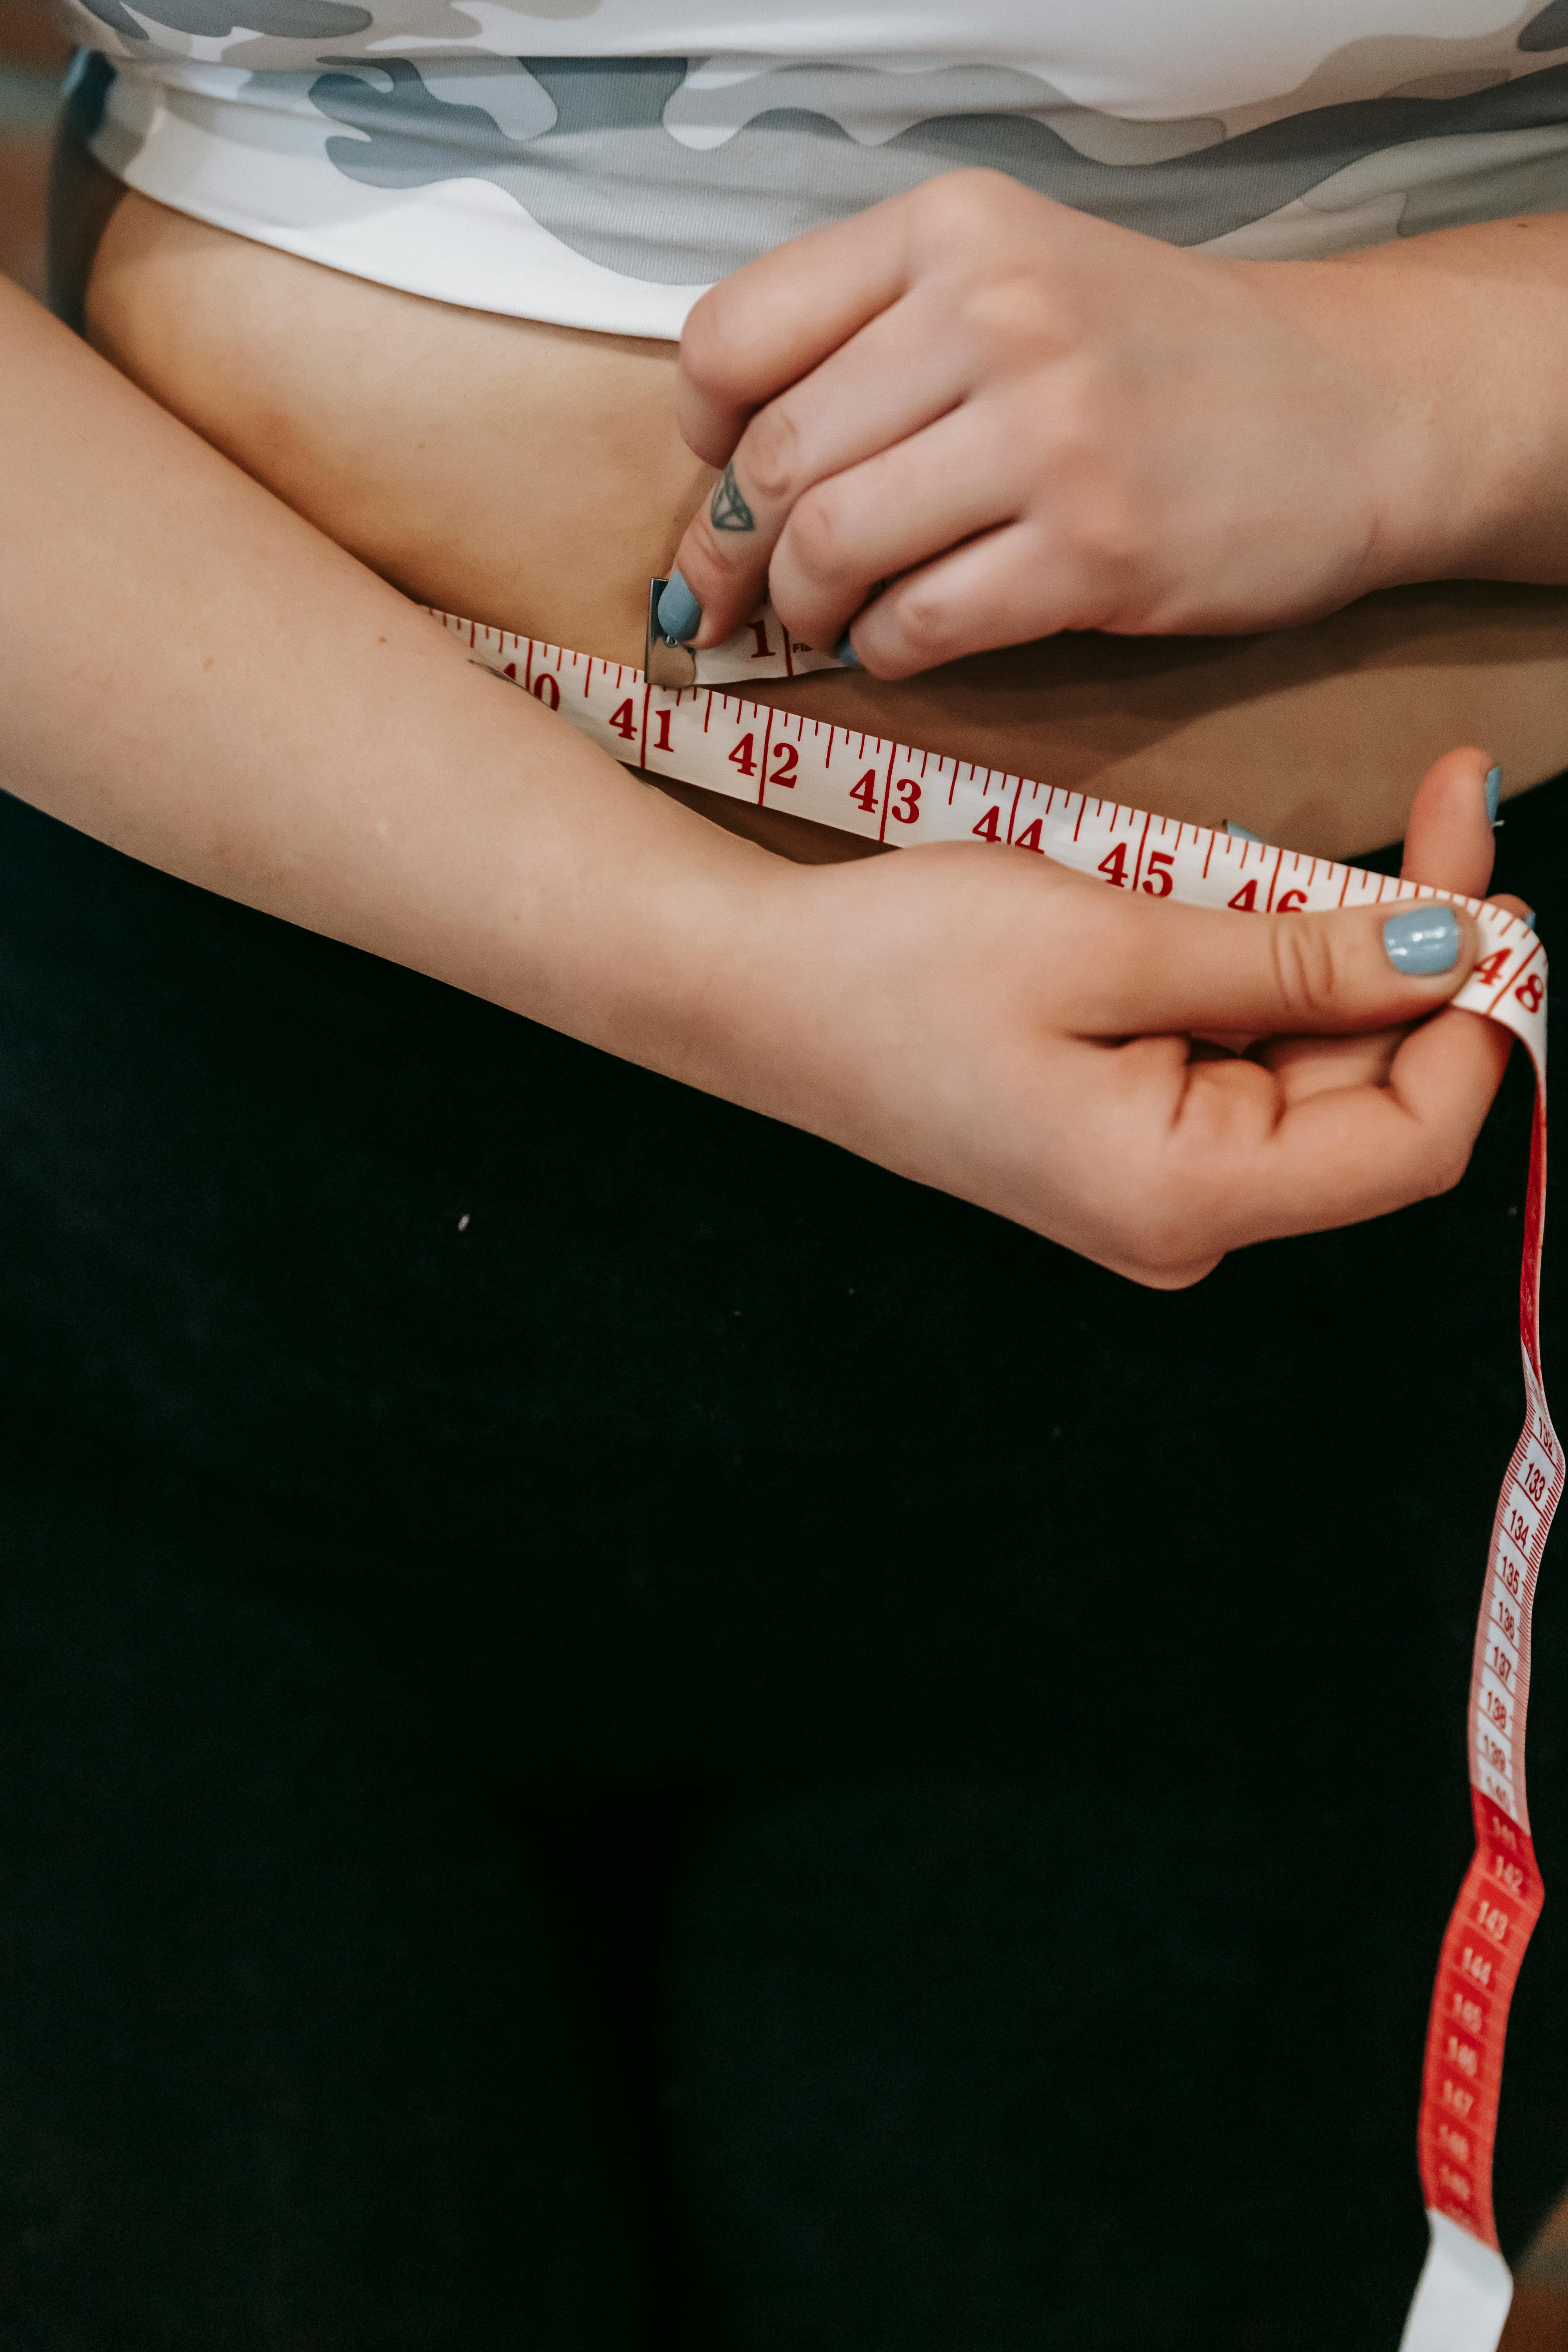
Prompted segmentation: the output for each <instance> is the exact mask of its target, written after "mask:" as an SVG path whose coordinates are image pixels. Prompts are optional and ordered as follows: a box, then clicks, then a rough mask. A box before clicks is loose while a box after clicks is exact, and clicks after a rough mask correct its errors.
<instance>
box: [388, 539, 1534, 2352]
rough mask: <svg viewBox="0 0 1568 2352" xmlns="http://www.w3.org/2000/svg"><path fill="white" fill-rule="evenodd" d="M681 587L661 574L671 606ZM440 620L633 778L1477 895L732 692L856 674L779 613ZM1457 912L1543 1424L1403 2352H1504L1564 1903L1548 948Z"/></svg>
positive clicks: (1368, 890) (1158, 858)
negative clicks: (1510, 1103)
mask: <svg viewBox="0 0 1568 2352" xmlns="http://www.w3.org/2000/svg"><path fill="white" fill-rule="evenodd" d="M661 585H662V583H660V582H658V581H656V582H655V583H653V590H652V592H650V609H651V607H652V606H653V605H654V604H657V599H658V590H659V588H660V587H661ZM434 617H435V618H436V619H437V620H439V621H441V622H442V623H443V624H444V625H446V627H447V628H448V629H449V630H451V631H452V632H453V633H454V635H457V636H458V637H459V638H461V640H462V641H463V643H464V644H465V645H466V646H468V649H469V652H470V654H471V656H472V657H473V658H474V659H475V660H476V661H478V662H480V663H482V664H483V665H484V667H486V668H488V669H492V670H495V671H496V672H498V673H499V674H500V676H501V677H507V678H510V680H511V681H512V682H513V683H514V684H515V685H517V686H519V687H521V688H522V689H523V691H524V692H525V693H528V694H531V695H532V696H533V697H534V698H535V699H536V700H537V701H539V702H542V704H544V706H545V707H546V709H551V710H556V711H559V712H560V714H561V716H562V717H563V719H569V720H570V721H571V723H572V725H573V726H574V727H575V728H576V729H578V730H579V731H580V732H581V733H583V734H584V735H587V736H588V737H590V738H591V739H592V740H593V741H594V742H595V743H597V744H598V745H600V747H601V748H602V749H603V750H605V751H608V752H609V753H610V754H611V755H612V757H613V758H615V759H616V760H619V761H622V762H623V764H625V765H626V766H627V767H633V768H640V769H642V770H643V771H644V772H646V773H647V774H648V775H651V776H668V777H669V778H670V779H671V780H672V781H675V782H682V783H688V784H698V785H700V786H702V787H703V788H704V789H706V790H707V791H709V792H713V793H724V794H726V795H727V796H728V797H729V798H730V799H731V800H742V801H746V802H749V803H751V804H752V806H754V807H757V808H770V809H783V810H784V811H786V812H787V813H788V814H790V815H792V816H802V817H809V818H811V819H812V820H813V821H814V822H815V823H816V824H826V825H832V826H834V827H836V828H837V830H838V831H839V832H841V833H850V834H857V835H859V837H860V838H861V839H862V840H866V841H877V842H882V843H885V844H887V845H889V846H893V847H906V846H908V845H910V844H911V843H914V842H922V841H978V842H986V843H990V844H992V845H994V846H996V847H997V848H1003V847H1006V848H1011V849H1014V850H1022V851H1024V852H1026V853H1033V854H1034V855H1035V856H1040V857H1051V858H1055V859H1057V860H1058V862H1059V863H1060V864H1061V865H1063V866H1072V867H1073V868H1074V869H1075V870H1076V871H1078V872H1079V873H1082V874H1094V875H1098V876H1100V877H1101V878H1102V879H1103V880H1104V881H1105V882H1106V883H1107V884H1108V885H1109V886H1110V887H1113V888H1116V889H1120V890H1136V891H1140V892H1142V894H1143V896H1144V897H1146V898H1177V899H1181V900H1183V901H1184V902H1186V903H1188V904H1191V905H1194V906H1199V907H1229V908H1236V909H1237V911H1238V912H1240V913H1257V914H1275V915H1287V914H1300V913H1305V912H1307V911H1309V910H1317V909H1321V908H1334V907H1364V906H1375V905H1379V904H1381V903H1383V902H1384V901H1388V902H1390V903H1392V902H1393V901H1394V900H1396V899H1405V898H1455V897H1456V894H1455V893H1454V892H1452V891H1447V890H1434V889H1430V888H1428V887H1426V886H1425V885H1418V884H1415V883H1412V882H1394V881H1390V880H1389V879H1388V877H1386V876H1385V875H1381V874H1365V873H1363V872H1361V871H1360V870H1359V869H1358V868H1357V867H1355V866H1337V865H1333V864H1331V863H1330V862H1329V861H1328V860H1327V859H1325V858H1321V857H1307V856H1300V855H1298V854H1297V853H1296V852H1294V851H1291V850H1288V849H1274V848H1271V847H1269V846H1268V845H1267V844H1266V843H1263V842H1259V841H1255V840H1253V839H1252V838H1251V837H1250V836H1247V835H1234V834H1229V833H1211V832H1209V831H1207V830H1206V829H1205V827H1203V826H1201V825H1193V824H1179V823H1178V822H1177V821H1176V820H1175V819H1174V818H1173V817H1159V816H1151V815H1148V814H1145V813H1144V812H1143V811H1142V810H1141V809H1133V808H1126V807H1123V806H1121V804H1120V803H1117V802H1113V801H1105V800H1095V799H1092V798H1090V797H1089V796H1088V795H1086V794H1085V793H1071V792H1064V791H1063V790H1061V789H1060V787H1058V786H1054V785H1049V784H1043V783H1037V782H1033V781H1032V780H1031V779H1030V778H1028V777H1026V776H1013V775H1005V774H1003V773H1002V772H1001V771H1000V770H998V769H995V768H981V767H976V766H974V765H973V763H972V762H969V761H961V760H954V759H939V758H938V757H937V755H936V754H935V753H934V752H931V751H913V750H911V749H910V747H909V746H908V745H907V744H903V743H889V742H885V741H883V740H882V739H881V738H880V737H879V736H875V735H867V734H862V733H861V732H859V731H858V730H856V729H854V728H843V727H831V726H829V725H828V724H827V722H826V720H825V719H807V718H805V716H804V715H803V714H802V713H800V712H798V711H791V710H788V709H773V708H771V707H770V706H768V705H767V704H764V703H757V702H749V701H746V700H744V699H742V698H741V697H740V696H738V695H734V694H727V693H724V692H723V691H721V682H722V681H724V680H726V679H733V678H735V677H744V676H746V675H748V674H749V675H750V676H752V677H759V676H770V677H784V676H795V675H796V674H797V673H798V672H799V671H800V670H802V669H803V668H806V667H810V668H814V669H822V668H828V667H839V665H837V663H835V662H834V660H833V657H832V656H825V655H821V654H816V653H814V652H812V650H811V649H810V648H809V647H804V646H795V645H794V643H793V641H792V640H791V639H790V638H789V636H788V635H787V632H785V631H784V628H783V627H782V625H781V624H780V623H779V621H778V619H777V616H776V615H774V614H770V613H767V612H764V613H763V614H762V615H761V616H760V617H759V619H758V620H756V621H753V622H748V623H747V624H746V625H745V626H744V627H743V628H742V629H741V630H740V631H738V632H737V633H736V635H735V636H734V637H732V638H731V639H729V640H727V642H726V644H725V645H724V646H719V647H716V648H715V649H714V650H713V652H712V654H710V655H694V654H692V653H690V652H689V651H688V650H687V649H686V648H685V647H674V648H671V647H668V646H665V645H663V644H662V643H656V645H655V647H654V651H653V653H652V654H651V656H650V662H649V667H651V668H653V669H654V671H655V673H656V676H657V675H658V674H659V672H660V671H661V669H662V671H663V673H664V674H665V675H667V676H669V677H670V681H671V682H669V683H668V684H664V685H660V684H658V683H655V682H652V681H650V679H649V677H648V676H647V674H646V673H645V671H643V670H639V669H633V668H630V667H627V666H626V665H625V664H622V663H619V662H608V661H601V660H599V659H598V658H596V657H595V656H591V655H588V654H579V653H569V652H566V651H564V650H563V648H562V647H561V646H548V645H543V644H541V643H540V642H539V641H538V640H537V639H534V638H531V637H518V636H513V635H510V634H508V633H506V632H504V631H502V630H499V629H489V628H481V627H479V626H478V625H476V624H475V623H473V622H471V621H463V620H458V618H457V617H456V616H455V615H454V614H448V613H437V614H435V615H434ZM803 656H806V657H807V658H803ZM677 657H679V658H677ZM764 664H765V665H766V667H763V665H764ZM1457 903H1458V904H1459V905H1462V906H1464V907H1466V908H1468V910H1469V912H1470V913H1471V914H1472V915H1473V916H1474V917H1475V919H1476V921H1477V923H1478V924H1479V927H1480V931H1481V953H1480V955H1479V959H1478V961H1477V963H1476V967H1475V970H1474V971H1472V972H1471V974H1470V976H1469V978H1468V980H1467V982H1465V985H1464V986H1463V988H1461V989H1460V990H1459V992H1458V995H1456V996H1455V997H1454V998H1452V999H1451V1002H1452V1003H1454V1004H1456V1005H1460V1006H1463V1007H1464V1008H1466V1009H1467V1010H1468V1011H1469V1012H1472V1013H1483V1014H1484V1015H1485V1016H1486V1017H1487V1018H1488V1019H1489V1020H1491V1021H1497V1022H1500V1023H1501V1024H1502V1025H1503V1027H1504V1028H1506V1029H1510V1030H1511V1031H1512V1033H1513V1034H1514V1035H1515V1036H1516V1037H1518V1038H1520V1039H1521V1041H1522V1043H1523V1045H1524V1047H1525V1050H1526V1051H1527V1052H1528V1054H1529V1055H1530V1058H1531V1062H1532V1063H1533V1064H1534V1066H1535V1076H1536V1097H1535V1118H1534V1124H1533V1128H1532V1130H1531V1151H1530V1184H1529V1190H1528V1193H1527V1196H1526V1202H1525V1213H1524V1262H1523V1267H1522V1271H1521V1280H1520V1339H1521V1348H1522V1351H1523V1357H1524V1387H1525V1396H1526V1400H1527V1402H1528V1406H1529V1411H1528V1413H1527V1416H1526V1420H1525V1424H1524V1429H1523V1433H1522V1434H1521V1437H1520V1441H1519V1444H1517V1445H1516V1446H1515V1448H1514V1452H1513V1458H1512V1460H1511V1461H1510V1464H1509V1467H1508V1475H1507V1477H1506V1478H1505V1479H1504V1481H1503V1488H1502V1494H1501V1496H1500V1498H1499V1502H1498V1509H1497V1517H1496V1520H1495V1521H1494V1523H1493V1527H1492V1539H1491V1549H1490V1552H1489V1557H1488V1560H1487V1577H1486V1585H1485V1588H1484V1591H1483V1593H1482V1598H1481V1610H1480V1621H1479V1626H1478V1628H1477V1633H1476V1648H1475V1659H1474V1664H1473V1667H1472V1671H1471V1676H1470V1712H1469V1740H1468V1744H1469V1763H1470V1794H1471V1801H1472V1805H1473V1809H1474V1813H1475V1825H1476V1852H1475V1859H1474V1860H1473V1862H1472V1863H1471V1864H1470V1867H1469V1871H1468V1875H1467V1877H1466V1879H1465V1883H1464V1885H1463V1887H1462V1889H1461V1891H1460V1895H1459V1899H1458V1904H1457V1905H1456V1906H1455V1908H1454V1913H1453V1916H1452V1917H1451V1919H1450V1920H1449V1922H1448V1928H1447V1934H1446V1935H1445V1937H1444V1939H1443V1948H1442V1953H1441V1956H1440V1958H1439V1960H1438V1963H1437V1981H1436V1988H1435V1990H1434V1992H1433V1996H1432V2012H1431V2017H1430V2021H1429V2022H1428V2026H1427V2034H1426V2068H1425V2073H1424V2076H1423V2081H1422V2091H1421V2115H1420V2127H1419V2155H1420V2169H1421V2185H1422V2189H1423V2190H1424V2192H1425V2196H1426V2212H1427V2219H1428V2221H1429V2223H1430V2226H1431V2242H1430V2246H1429V2249H1428V2252H1427V2256H1426V2266H1425V2268H1424V2269H1423V2271H1422V2273H1421V2279H1420V2283H1419V2284H1418V2286H1417V2288H1416V2291H1415V2301H1414V2302H1413V2304H1412V2305H1411V2308H1410V2316H1409V2318H1408V2320H1407V2321H1406V2323H1405V2335H1404V2338H1403V2342H1402V2346H1401V2352H1495V2347H1496V2344H1497V2340H1498V2337H1499V2336H1500V2334H1501V2332H1502V2326H1503V2321H1504V2320H1505V2318H1506V2317H1507V2315H1508V2307H1509V2304H1510V2299H1511V2297H1512V2293H1513V2282H1512V2280H1511V2278H1510V2275H1509V2270H1508V2265H1507V2263H1505V2262H1504V2260H1503V2258H1502V2252H1501V2250H1500V2246H1499V2244H1498V2238H1497V2228H1496V2224H1495V2221H1494V2219H1493V2214H1492V2191H1491V2179H1492V2147H1493V2142H1494V2138H1495V2136H1496V2131H1497V2116H1498V2100H1499V2095H1500V2090H1501V2085H1502V2063H1503V2043H1504V2037H1505V2034H1506V2032H1507V2026H1508V2011H1509V2002H1510V1998H1511V1996H1512V1992H1513V1987H1514V1982H1515V1979H1516V1978H1517V1977H1518V1974H1519V1967H1520V1962H1521V1959H1522V1958H1523V1957H1524V1949H1525V1946H1526V1945H1527V1944H1528V1942H1529V1940H1530V1936H1531V1929H1532V1928H1533V1927H1534V1925H1535V1922H1536V1920H1537V1918H1538V1917H1539V1916H1540V1913H1541V1902H1542V1887H1541V1878H1540V1874H1539V1872H1538V1871H1537V1869H1536V1864H1535V1850H1534V1847H1533V1845H1532V1844H1531V1836H1530V1814H1529V1811H1528V1808H1527V1806H1526V1803H1525V1793H1524V1729H1525V1710H1526V1706H1527V1702H1528V1699H1529V1695H1530V1621H1531V1603H1532V1601H1533V1599H1534V1593H1535V1580H1536V1576H1537V1573H1538V1572H1539V1570H1540V1566H1541V1555H1542V1549H1543V1548H1544V1546H1545V1542H1546V1535H1547V1530H1548V1528H1550V1527H1551V1524H1552V1513H1553V1511H1554V1510H1555V1509H1556V1507H1557V1502H1558V1498H1559V1496H1561V1494H1562V1492H1563V1478H1564V1471H1563V1449H1562V1447H1561V1446H1560V1445H1559V1444H1558V1442H1557V1436H1556V1433H1555V1431H1554V1430H1553V1429H1552V1418H1551V1415H1550V1414H1549V1412H1547V1409H1546V1395H1545V1391H1544V1389H1543V1387H1542V1373H1541V1245H1542V1223H1543V1218H1544V1213H1545V1205H1546V957H1545V953H1544V951H1543V950H1542V945H1541V941H1540V940H1538V939H1537V938H1536V936H1535V933H1534V931H1533V930H1532V929H1531V928H1530V926H1529V925H1528V924H1527V923H1525V922H1523V921H1522V920H1521V918H1520V917H1518V916H1517V915H1510V914H1507V913H1505V912H1504V911H1503V910H1502V908H1498V907H1490V906H1484V905H1481V904H1479V903H1478V902H1477V901H1476V900H1474V899H1471V898H1464V899H1458V901H1457Z"/></svg>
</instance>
